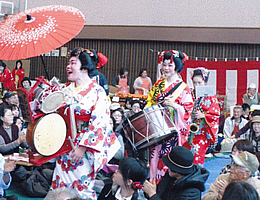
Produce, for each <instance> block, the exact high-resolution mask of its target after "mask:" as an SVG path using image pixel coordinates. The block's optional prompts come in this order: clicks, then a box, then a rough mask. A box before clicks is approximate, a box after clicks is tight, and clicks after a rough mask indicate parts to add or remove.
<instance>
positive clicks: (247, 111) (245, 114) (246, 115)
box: [242, 103, 250, 120]
mask: <svg viewBox="0 0 260 200" xmlns="http://www.w3.org/2000/svg"><path fill="white" fill-rule="evenodd" d="M249 115H250V106H249V105H248V104H247V103H244V104H242V117H243V118H244V119H246V120H249Z"/></svg>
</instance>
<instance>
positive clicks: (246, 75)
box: [181, 60, 260, 107]
mask: <svg viewBox="0 0 260 200" xmlns="http://www.w3.org/2000/svg"><path fill="white" fill-rule="evenodd" d="M200 66H203V67H205V68H207V69H209V70H210V75H209V80H208V85H215V86H216V92H217V94H219V95H226V96H227V106H228V107H229V106H233V105H242V103H243V102H242V98H243V94H245V93H246V92H247V88H248V86H249V85H250V83H255V84H256V86H257V90H258V91H259V87H258V86H259V85H260V84H259V69H260V62H259V61H199V60H188V61H186V62H185V65H184V69H183V71H182V72H181V76H182V78H183V80H184V81H185V82H186V83H187V84H188V85H189V86H190V87H192V81H191V78H190V71H191V70H194V68H197V67H200Z"/></svg>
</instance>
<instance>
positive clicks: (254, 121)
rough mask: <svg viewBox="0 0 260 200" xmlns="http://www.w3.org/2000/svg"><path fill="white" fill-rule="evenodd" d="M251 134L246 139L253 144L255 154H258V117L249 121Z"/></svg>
mask: <svg viewBox="0 0 260 200" xmlns="http://www.w3.org/2000/svg"><path fill="white" fill-rule="evenodd" d="M251 127H252V132H251V133H250V134H249V136H248V139H249V141H250V142H251V143H252V144H253V146H254V148H255V152H260V116H254V117H253V118H252V121H251Z"/></svg>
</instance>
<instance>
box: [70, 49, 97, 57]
mask: <svg viewBox="0 0 260 200" xmlns="http://www.w3.org/2000/svg"><path fill="white" fill-rule="evenodd" d="M71 52H72V50H70V51H69V52H68V57H70V55H71ZM82 52H85V53H87V54H91V53H92V51H90V50H89V49H84V48H81V47H80V48H79V50H78V51H77V52H76V53H75V55H76V56H77V57H79V56H80V54H81V53H82Z"/></svg>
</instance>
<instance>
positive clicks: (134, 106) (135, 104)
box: [126, 99, 142, 118]
mask: <svg viewBox="0 0 260 200" xmlns="http://www.w3.org/2000/svg"><path fill="white" fill-rule="evenodd" d="M141 107H142V105H141V102H140V101H139V100H136V99H135V100H132V101H131V110H130V111H129V112H127V113H126V116H127V117H128V118H129V117H131V116H132V115H134V114H136V113H138V112H140V111H142V110H141Z"/></svg>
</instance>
